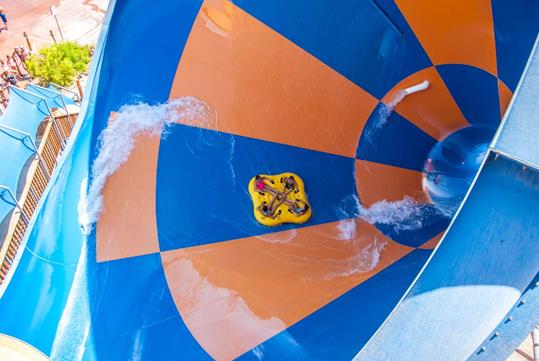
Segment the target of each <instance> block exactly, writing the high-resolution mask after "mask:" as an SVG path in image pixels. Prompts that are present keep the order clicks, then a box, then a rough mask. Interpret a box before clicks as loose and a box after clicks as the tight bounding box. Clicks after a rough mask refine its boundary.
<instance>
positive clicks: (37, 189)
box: [0, 111, 76, 284]
mask: <svg viewBox="0 0 539 361" xmlns="http://www.w3.org/2000/svg"><path fill="white" fill-rule="evenodd" d="M75 121H76V115H75V114H72V113H70V114H66V113H65V112H62V111H57V112H55V113H53V119H50V118H47V119H46V120H45V121H44V122H43V129H42V130H40V131H39V133H41V141H40V143H39V146H38V150H37V152H36V156H35V159H34V160H33V161H32V164H31V165H30V167H29V169H28V173H27V175H26V180H27V182H26V185H25V187H24V189H23V191H22V194H21V197H20V201H19V204H20V205H21V206H20V209H18V208H15V210H14V211H13V215H12V217H11V222H10V225H9V229H8V232H7V235H6V238H5V239H4V244H3V245H2V248H1V249H0V262H1V263H0V284H2V283H3V282H4V280H5V279H6V277H7V274H8V271H9V269H10V268H11V265H12V264H13V262H14V261H15V257H16V254H17V251H18V249H19V247H20V246H21V242H22V240H23V237H24V234H25V232H26V229H27V227H28V222H29V221H30V219H31V218H32V215H33V214H34V212H35V210H36V208H37V205H38V203H39V199H40V198H41V195H42V194H43V193H44V192H45V188H46V187H47V184H48V182H49V179H50V175H51V174H52V172H53V171H54V168H55V167H56V164H57V160H58V158H59V156H60V153H61V152H62V150H63V148H64V145H65V143H66V141H67V138H68V137H69V135H70V134H71V131H72V129H73V125H74V124H75Z"/></svg>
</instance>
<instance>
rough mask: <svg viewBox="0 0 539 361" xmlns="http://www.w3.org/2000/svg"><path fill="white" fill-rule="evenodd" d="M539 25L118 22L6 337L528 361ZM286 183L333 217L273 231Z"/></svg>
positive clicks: (369, 14) (286, 10)
mask: <svg viewBox="0 0 539 361" xmlns="http://www.w3.org/2000/svg"><path fill="white" fill-rule="evenodd" d="M538 19H539V3H537V1H534V0H515V1H504V0H492V1H488V0H474V1H470V0H454V1H431V0H395V1H390V0H336V1H321V0H314V1H313V0H309V1H306V0H294V1H290V0H271V1H269V0H265V1H262V0H235V1H232V2H230V1H222V0H204V1H200V0H178V1H146V0H129V1H127V0H116V1H114V0H113V1H112V2H111V4H110V8H109V10H108V13H107V17H106V20H105V23H104V25H103V30H102V35H101V38H100V40H99V43H98V46H97V49H96V52H95V56H94V60H93V66H92V70H91V73H90V79H89V85H88V89H87V97H86V99H85V100H84V102H83V108H82V111H81V115H80V117H79V120H78V123H77V125H76V127H75V129H74V131H73V136H72V137H71V139H70V140H69V143H68V145H67V147H66V151H65V152H64V154H63V156H62V159H61V160H60V165H59V167H58V168H57V170H56V171H55V173H54V174H53V176H52V179H51V182H50V184H49V186H48V189H47V190H46V192H45V195H44V196H43V198H42V199H41V202H40V204H39V207H38V210H37V212H36V214H35V215H34V217H33V219H32V220H31V223H30V227H29V230H28V231H27V234H26V237H25V239H24V241H23V246H24V247H22V248H21V251H20V252H19V254H18V258H17V260H16V261H15V263H14V265H13V267H12V269H11V270H10V273H9V275H8V279H7V280H6V281H5V282H4V283H3V284H2V286H1V289H0V295H1V298H0V333H1V334H4V335H8V336H10V337H12V338H13V339H17V340H20V341H22V342H24V343H26V344H28V345H31V346H32V347H34V348H35V349H37V350H39V352H41V353H42V354H43V355H45V356H46V357H49V358H50V359H51V360H55V361H56V360H85V361H90V360H92V361H93V360H95V361H97V360H99V361H101V360H105V361H108V360H159V361H165V360H209V359H216V360H232V359H239V360H351V359H355V360H358V361H371V360H376V361H378V360H405V361H407V360H465V359H468V358H470V359H473V360H505V358H506V357H507V356H508V355H509V354H510V353H511V352H512V350H514V349H515V348H516V347H517V346H518V345H519V343H520V342H521V340H522V339H523V338H524V337H525V335H526V334H527V333H528V332H529V331H530V330H531V329H532V328H533V327H534V326H535V325H536V324H537V323H538V322H539V312H538V310H539V292H538V291H539V287H537V285H539V284H538V283H537V282H538V281H539V279H538V276H537V272H538V270H539V242H538V235H539V212H538V211H537V207H538V205H539V173H538V168H539V146H538V143H537V140H536V139H537V134H539V128H538V127H539V125H538V124H539V123H538V122H537V117H538V111H539V107H538V106H537V99H538V97H539V89H538V84H539V51H538V50H537V49H536V47H537V46H535V48H534V43H535V40H536V37H537V33H538V30H539V20H538ZM530 54H531V55H530ZM406 89H407V90H406ZM511 99H512V100H511ZM502 119H503V122H502ZM286 172H290V173H291V174H292V173H293V174H296V175H297V176H299V177H301V179H302V180H303V182H304V185H305V192H306V194H307V195H308V202H309V205H310V207H311V209H312V216H311V217H310V219H309V220H308V221H306V222H305V223H301V224H293V223H290V224H283V225H278V226H275V227H267V226H264V225H261V224H259V223H258V222H257V221H256V219H255V216H254V213H253V212H256V211H257V210H256V209H254V210H253V202H252V200H251V198H250V195H249V190H248V184H249V181H250V180H251V179H252V178H253V177H255V176H256V175H259V174H267V175H276V174H280V173H286ZM262 186H263V185H262ZM0 358H1V356H0Z"/></svg>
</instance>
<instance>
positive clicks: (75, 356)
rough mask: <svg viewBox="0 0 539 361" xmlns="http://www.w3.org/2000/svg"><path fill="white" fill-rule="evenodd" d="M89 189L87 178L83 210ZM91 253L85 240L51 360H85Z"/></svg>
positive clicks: (84, 188)
mask: <svg viewBox="0 0 539 361" xmlns="http://www.w3.org/2000/svg"><path fill="white" fill-rule="evenodd" d="M86 185H87V178H85V179H84V180H83V181H82V182H81V188H80V201H79V207H81V205H84V204H85V203H86V201H87V198H86V189H87V188H86ZM79 214H80V213H79ZM79 217H80V216H79ZM79 219H80V218H79ZM87 249H88V246H87V244H86V238H84V240H83V243H82V246H81V253H80V256H79V260H78V263H77V269H76V270H75V276H74V278H73V284H72V285H71V290H70V291H69V295H68V296H67V301H66V305H65V307H64V310H63V312H62V316H61V318H60V322H59V323H58V327H57V329H56V334H55V335H54V341H53V343H52V348H51V360H58V361H71V360H82V358H83V356H84V351H85V345H86V341H87V339H88V336H89V332H90V304H89V302H88V256H87Z"/></svg>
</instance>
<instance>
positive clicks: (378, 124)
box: [366, 90, 408, 142]
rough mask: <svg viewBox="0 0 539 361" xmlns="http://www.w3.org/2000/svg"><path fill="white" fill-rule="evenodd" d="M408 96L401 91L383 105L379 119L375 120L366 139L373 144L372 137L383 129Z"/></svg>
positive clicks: (367, 132) (379, 112) (379, 111)
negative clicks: (396, 108)
mask: <svg viewBox="0 0 539 361" xmlns="http://www.w3.org/2000/svg"><path fill="white" fill-rule="evenodd" d="M407 95H408V94H407V93H406V92H405V91H404V90H399V91H398V92H397V94H395V96H394V97H393V99H391V100H390V101H389V102H388V103H387V104H384V103H382V104H381V105H380V109H378V117H377V118H376V119H375V120H374V124H373V125H372V126H370V127H368V128H367V131H366V139H367V140H368V141H369V142H371V141H372V136H373V135H374V133H375V132H376V131H378V130H379V129H381V128H382V127H383V126H384V125H385V124H386V123H387V120H388V119H389V116H390V115H391V113H393V110H395V107H396V106H397V105H398V104H399V103H400V102H401V101H402V100H403V99H404V97H406V96H407Z"/></svg>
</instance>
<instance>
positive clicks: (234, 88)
mask: <svg viewBox="0 0 539 361" xmlns="http://www.w3.org/2000/svg"><path fill="white" fill-rule="evenodd" d="M223 4H225V5H226V6H225V7H223ZM186 95H193V96H196V97H198V98H200V99H202V100H203V101H205V102H206V103H208V104H209V105H210V106H211V107H212V108H213V109H214V110H215V111H216V112H217V114H218V116H219V124H218V127H219V130H220V131H223V132H228V133H232V134H237V135H242V136H247V137H252V138H258V139H263V140H267V141H273V142H277V143H283V144H290V145H294V146H298V147H302V148H308V149H313V150H318V151H323V152H328V153H332V154H338V155H343V156H348V157H355V152H356V148H357V143H358V139H359V135H360V133H361V131H362V129H363V126H364V124H365V122H366V121H367V119H368V117H369V115H370V114H371V112H372V111H373V109H374V108H375V106H376V105H377V99H376V98H374V97H373V96H371V95H370V94H368V93H367V92H366V91H364V90H362V89H361V88H359V87H358V86H356V85H355V84H353V83H352V82H351V81H349V80H348V79H346V78H345V77H343V76H342V75H340V74H339V73H337V72H335V71H334V70H332V69H331V68H329V67H327V66H326V65H324V64H323V63H322V62H320V61H319V60H317V59H316V58H314V57H313V56H311V55H310V54H308V53H307V52H305V51H304V50H303V49H301V48H299V47H298V46H296V45H295V44H293V43H292V42H290V41H289V40H287V39H286V38H284V37H283V36H281V35H280V34H279V33H277V32H275V31H273V30H272V29H270V28H269V27H267V26H266V25H264V24H263V23H261V22H260V21H258V20H256V19H255V18H253V17H251V16H250V15H248V14H247V13H245V12H244V11H242V10H241V9H239V8H238V7H236V6H235V5H232V4H231V3H230V2H223V1H218V0H206V1H205V2H204V4H203V6H202V9H201V11H200V13H199V16H198V18H197V20H196V21H195V24H194V26H193V29H192V31H191V35H190V36H189V39H188V41H187V44H186V47H185V50H184V53H183V55H182V58H181V60H180V63H179V66H178V70H177V73H176V77H175V79H174V84H173V86H172V90H171V94H170V96H171V98H175V97H181V96H186ZM206 127H208V128H210V129H213V127H212V126H211V125H207V126H206Z"/></svg>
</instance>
